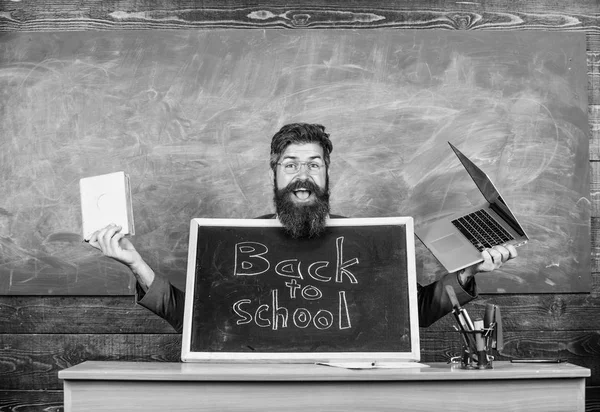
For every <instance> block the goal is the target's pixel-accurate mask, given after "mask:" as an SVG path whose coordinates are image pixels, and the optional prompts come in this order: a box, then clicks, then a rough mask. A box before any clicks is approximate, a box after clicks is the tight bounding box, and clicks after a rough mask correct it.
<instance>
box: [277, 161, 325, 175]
mask: <svg viewBox="0 0 600 412" xmlns="http://www.w3.org/2000/svg"><path fill="white" fill-rule="evenodd" d="M277 164H278V165H281V167H283V171H284V172H285V173H286V174H288V175H294V174H296V173H298V172H299V171H300V169H301V168H302V166H306V171H307V172H308V174H310V175H316V174H319V172H320V171H321V168H323V167H325V166H324V165H322V164H321V163H317V162H296V161H293V160H292V161H289V162H282V163H277Z"/></svg>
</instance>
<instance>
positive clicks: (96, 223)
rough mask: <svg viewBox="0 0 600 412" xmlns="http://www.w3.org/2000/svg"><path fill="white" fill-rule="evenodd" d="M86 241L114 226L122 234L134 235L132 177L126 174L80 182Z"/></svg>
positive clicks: (81, 180)
mask: <svg viewBox="0 0 600 412" xmlns="http://www.w3.org/2000/svg"><path fill="white" fill-rule="evenodd" d="M79 190H80V193H81V218H82V226H83V239H84V240H86V241H87V240H89V239H90V237H91V236H92V234H93V233H94V232H95V231H97V230H99V229H102V228H103V227H106V226H108V225H109V224H111V223H114V224H117V225H119V226H121V227H122V228H123V229H122V233H124V234H126V235H134V234H135V227H134V224H133V208H132V205H131V188H130V186H129V175H127V174H126V173H125V172H116V173H109V174H105V175H99V176H91V177H84V178H82V179H80V180H79Z"/></svg>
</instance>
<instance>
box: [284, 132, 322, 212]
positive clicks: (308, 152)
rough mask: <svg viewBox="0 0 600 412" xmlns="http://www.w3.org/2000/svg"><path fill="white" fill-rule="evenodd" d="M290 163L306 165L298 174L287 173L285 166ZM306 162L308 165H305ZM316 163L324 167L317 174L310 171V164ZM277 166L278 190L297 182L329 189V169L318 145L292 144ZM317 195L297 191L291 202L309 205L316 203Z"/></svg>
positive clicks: (293, 194) (300, 190)
mask: <svg viewBox="0 0 600 412" xmlns="http://www.w3.org/2000/svg"><path fill="white" fill-rule="evenodd" d="M288 162H299V163H304V166H302V167H301V168H300V170H298V172H297V173H294V174H287V173H285V170H284V169H285V165H286V164H287V163H288ZM305 162H306V163H305ZM311 162H314V163H317V164H319V165H321V166H322V167H321V168H320V170H319V172H318V173H317V174H313V173H311V172H310V171H309V163H311ZM279 163H280V164H278V165H277V173H276V176H275V187H276V189H277V190H281V189H284V188H285V187H287V186H288V185H289V184H290V183H294V182H297V181H310V182H312V183H314V184H315V185H317V186H318V187H320V188H321V189H322V190H325V189H326V187H327V173H328V171H327V169H326V167H325V159H324V157H323V148H322V147H321V145H319V144H317V143H305V144H296V143H294V144H291V145H289V146H288V147H287V148H286V149H285V151H284V152H283V154H282V155H281V158H280V159H279ZM315 198H316V196H315V193H312V192H311V191H308V190H306V189H299V190H295V191H294V192H293V193H292V194H290V200H291V201H292V202H293V203H294V204H296V205H298V206H301V205H309V204H312V203H314V202H315Z"/></svg>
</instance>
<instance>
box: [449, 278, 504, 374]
mask: <svg viewBox="0 0 600 412" xmlns="http://www.w3.org/2000/svg"><path fill="white" fill-rule="evenodd" d="M446 292H447V294H448V297H449V298H450V301H451V302H452V306H453V310H452V314H453V315H454V318H455V319H456V321H457V322H458V326H459V328H457V327H456V326H455V329H456V330H457V331H458V332H460V334H461V341H462V348H461V355H460V356H455V357H453V358H452V359H450V362H451V363H454V364H458V363H460V365H461V367H462V368H463V369H492V368H493V360H494V356H493V355H492V350H493V349H497V350H500V349H502V346H503V343H502V341H503V340H502V320H501V315H500V308H499V307H498V306H496V305H492V304H491V303H488V304H486V305H485V315H484V318H483V319H482V320H476V321H475V322H473V321H471V318H470V317H469V314H468V313H467V311H466V310H465V309H464V308H462V307H461V306H460V303H459V302H458V299H457V297H456V294H455V292H454V289H453V288H452V286H451V285H446Z"/></svg>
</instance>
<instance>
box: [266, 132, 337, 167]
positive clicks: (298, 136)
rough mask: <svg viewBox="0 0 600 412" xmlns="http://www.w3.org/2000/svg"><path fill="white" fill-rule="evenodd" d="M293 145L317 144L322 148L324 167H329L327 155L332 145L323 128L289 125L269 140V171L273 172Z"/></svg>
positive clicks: (331, 149)
mask: <svg viewBox="0 0 600 412" xmlns="http://www.w3.org/2000/svg"><path fill="white" fill-rule="evenodd" d="M294 143H318V144H319V145H321V147H322V148H323V156H324V159H323V160H324V161H325V165H326V166H327V167H329V154H330V153H331V152H332V151H333V144H332V143H331V140H329V134H327V133H325V126H321V125H320V124H308V123H290V124H286V125H285V126H283V127H282V128H281V129H279V131H278V132H277V133H275V135H274V136H273V139H272V140H271V169H273V170H275V168H276V167H277V162H278V161H279V159H280V157H281V155H282V154H283V152H284V151H285V149H286V148H287V147H288V146H289V145H291V144H294Z"/></svg>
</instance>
